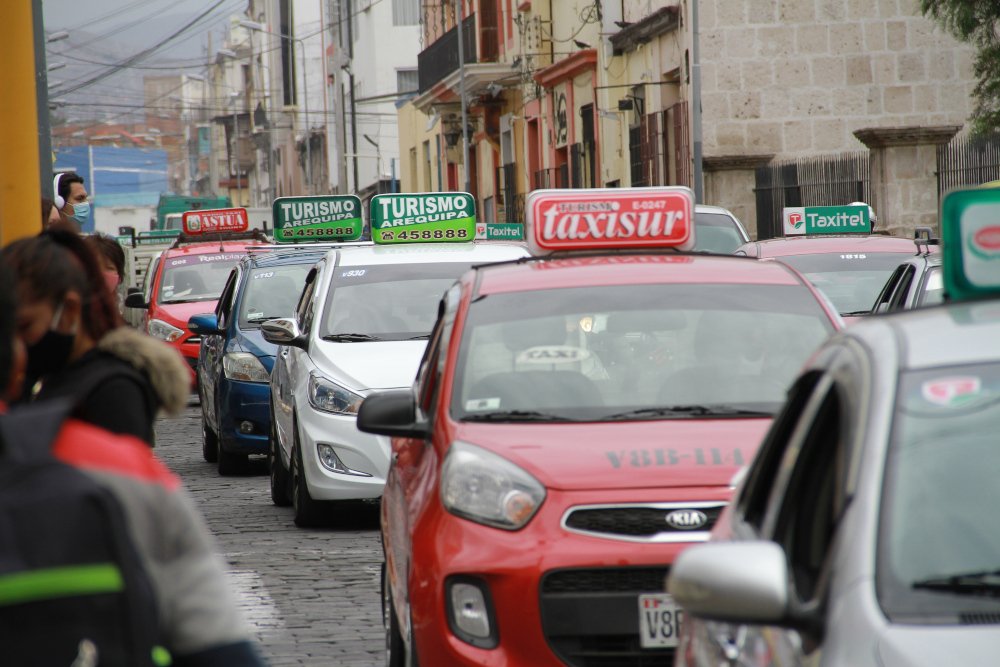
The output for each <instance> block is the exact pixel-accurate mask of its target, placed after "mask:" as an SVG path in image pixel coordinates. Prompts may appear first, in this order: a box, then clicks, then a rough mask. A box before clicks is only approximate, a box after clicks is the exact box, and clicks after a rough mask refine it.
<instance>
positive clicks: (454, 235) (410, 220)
mask: <svg viewBox="0 0 1000 667" xmlns="http://www.w3.org/2000/svg"><path fill="white" fill-rule="evenodd" d="M369 217H370V219H371V225H372V241H374V242H375V243H380V244H387V243H447V242H463V241H472V240H474V239H475V238H476V200H475V198H474V197H473V196H472V195H470V194H469V193H467V192H422V193H405V194H383V195H375V196H374V197H372V199H371V209H370V216H369Z"/></svg>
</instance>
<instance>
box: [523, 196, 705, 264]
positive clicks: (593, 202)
mask: <svg viewBox="0 0 1000 667" xmlns="http://www.w3.org/2000/svg"><path fill="white" fill-rule="evenodd" d="M525 215H526V223H525V224H526V226H527V236H528V238H527V241H528V246H529V248H530V249H531V251H532V254H535V255H546V254H550V253H553V252H559V251H566V250H570V251H572V250H621V249H626V248H675V249H677V250H690V249H691V248H692V247H693V246H694V195H693V193H692V192H691V189H690V188H686V187H682V186H670V187H656V188H628V189H620V188H594V189H581V190H576V189H574V190H534V191H532V192H531V193H529V194H528V199H527V201H526V202H525Z"/></svg>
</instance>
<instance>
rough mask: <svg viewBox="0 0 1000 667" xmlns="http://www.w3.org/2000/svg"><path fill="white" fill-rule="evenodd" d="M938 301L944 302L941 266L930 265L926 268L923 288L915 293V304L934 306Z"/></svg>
mask: <svg viewBox="0 0 1000 667" xmlns="http://www.w3.org/2000/svg"><path fill="white" fill-rule="evenodd" d="M940 303H944V278H943V277H942V275H941V267H940V266H932V267H931V268H929V269H927V278H926V280H924V288H923V290H921V292H920V294H918V295H917V305H918V306H936V305H938V304H940Z"/></svg>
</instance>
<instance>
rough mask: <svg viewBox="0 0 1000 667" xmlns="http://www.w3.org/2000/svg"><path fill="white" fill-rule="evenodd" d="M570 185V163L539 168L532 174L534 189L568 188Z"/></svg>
mask: <svg viewBox="0 0 1000 667" xmlns="http://www.w3.org/2000/svg"><path fill="white" fill-rule="evenodd" d="M569 185H570V184H569V165H566V164H564V165H562V166H559V167H551V168H549V169H539V170H538V171H536V172H535V173H534V174H533V175H532V189H534V190H540V189H542V188H568V187H569Z"/></svg>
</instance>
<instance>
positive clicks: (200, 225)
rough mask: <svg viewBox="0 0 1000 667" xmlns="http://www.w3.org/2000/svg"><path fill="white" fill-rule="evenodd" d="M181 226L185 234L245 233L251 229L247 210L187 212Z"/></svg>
mask: <svg viewBox="0 0 1000 667" xmlns="http://www.w3.org/2000/svg"><path fill="white" fill-rule="evenodd" d="M181 226H182V227H183V229H184V233H185V234H215V233H218V232H245V231H246V230H248V229H250V218H249V217H247V210H246V209H245V208H211V209H199V210H194V211H185V212H184V214H183V215H182V216H181Z"/></svg>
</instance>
